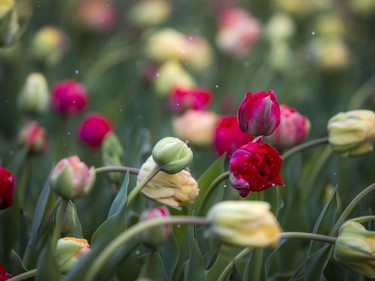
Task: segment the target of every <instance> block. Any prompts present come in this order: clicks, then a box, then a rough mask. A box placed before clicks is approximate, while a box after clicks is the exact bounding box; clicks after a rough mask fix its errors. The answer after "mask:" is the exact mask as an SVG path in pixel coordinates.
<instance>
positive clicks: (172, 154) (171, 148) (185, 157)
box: [152, 137, 193, 174]
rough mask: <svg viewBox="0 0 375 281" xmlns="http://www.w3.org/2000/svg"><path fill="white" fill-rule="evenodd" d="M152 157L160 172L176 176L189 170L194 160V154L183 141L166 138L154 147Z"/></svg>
mask: <svg viewBox="0 0 375 281" xmlns="http://www.w3.org/2000/svg"><path fill="white" fill-rule="evenodd" d="M152 157H153V161H155V163H156V164H157V165H158V166H159V167H160V170H162V171H163V172H165V173H168V174H175V173H178V172H179V171H181V170H183V169H185V168H187V166H188V165H189V164H190V163H191V161H192V160H193V152H192V151H191V149H190V148H189V147H188V146H187V145H186V143H184V142H183V141H182V140H180V139H178V138H172V137H165V138H163V139H161V140H159V141H158V142H157V143H156V144H155V145H154V147H153V149H152Z"/></svg>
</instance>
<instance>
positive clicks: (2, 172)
mask: <svg viewBox="0 0 375 281" xmlns="http://www.w3.org/2000/svg"><path fill="white" fill-rule="evenodd" d="M14 183H15V180H14V176H13V175H12V174H11V173H10V172H9V171H8V170H6V169H4V168H3V167H1V166H0V210H4V209H7V208H9V207H10V206H12V205H13V192H14ZM0 274H1V271H0Z"/></svg>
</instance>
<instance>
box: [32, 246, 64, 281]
mask: <svg viewBox="0 0 375 281" xmlns="http://www.w3.org/2000/svg"><path fill="white" fill-rule="evenodd" d="M37 268H38V271H37V274H36V277H35V280H36V281H44V280H49V281H59V280H60V270H59V267H58V265H57V262H56V258H55V245H52V243H51V241H48V243H47V245H46V247H44V249H43V250H42V253H41V255H40V256H39V258H38V262H37Z"/></svg>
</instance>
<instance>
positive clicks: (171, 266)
mask: <svg viewBox="0 0 375 281" xmlns="http://www.w3.org/2000/svg"><path fill="white" fill-rule="evenodd" d="M160 251H161V254H162V256H163V258H164V261H165V264H167V265H168V266H167V267H166V268H165V270H166V272H167V275H168V277H169V278H168V279H169V280H176V279H174V278H173V274H174V273H175V271H176V268H177V265H178V264H179V263H181V258H180V257H181V251H180V248H179V246H178V240H176V239H175V235H171V236H170V237H169V239H168V240H167V241H166V242H165V243H164V245H163V246H162V247H161V248H160Z"/></svg>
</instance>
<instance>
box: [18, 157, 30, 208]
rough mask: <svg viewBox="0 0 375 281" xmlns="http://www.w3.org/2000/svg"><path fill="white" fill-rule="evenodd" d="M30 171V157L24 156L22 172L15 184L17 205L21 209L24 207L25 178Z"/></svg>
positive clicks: (26, 178)
mask: <svg viewBox="0 0 375 281" xmlns="http://www.w3.org/2000/svg"><path fill="white" fill-rule="evenodd" d="M29 172H30V158H29V157H28V156H26V158H25V162H24V164H23V167H22V173H21V175H20V182H19V183H18V184H17V189H16V192H17V205H18V206H19V207H20V208H21V209H22V208H23V209H24V208H25V204H24V201H25V195H26V189H27V180H28V178H29Z"/></svg>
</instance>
